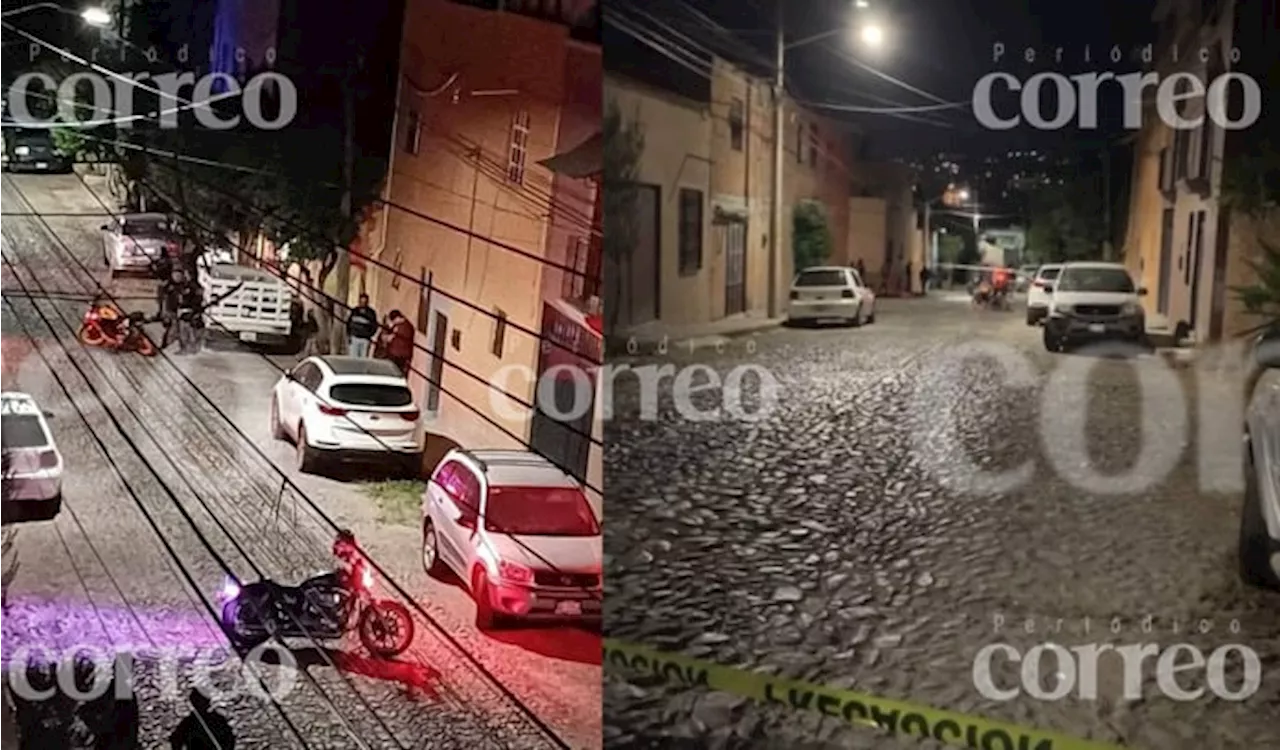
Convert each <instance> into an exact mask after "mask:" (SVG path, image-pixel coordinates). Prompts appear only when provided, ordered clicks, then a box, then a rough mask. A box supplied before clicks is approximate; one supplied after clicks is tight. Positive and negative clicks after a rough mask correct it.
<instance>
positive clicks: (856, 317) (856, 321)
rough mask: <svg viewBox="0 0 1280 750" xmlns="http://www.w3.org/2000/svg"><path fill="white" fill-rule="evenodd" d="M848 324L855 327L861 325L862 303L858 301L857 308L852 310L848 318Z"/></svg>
mask: <svg viewBox="0 0 1280 750" xmlns="http://www.w3.org/2000/svg"><path fill="white" fill-rule="evenodd" d="M849 325H850V326H852V327H853V328H857V327H858V326H860V325H862V303H861V302H859V303H858V309H857V310H854V311H853V317H852V318H850V319H849Z"/></svg>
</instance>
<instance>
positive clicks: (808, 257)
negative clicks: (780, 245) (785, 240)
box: [791, 200, 831, 271]
mask: <svg viewBox="0 0 1280 750" xmlns="http://www.w3.org/2000/svg"><path fill="white" fill-rule="evenodd" d="M791 224H792V230H791V256H792V258H794V260H795V269H796V270H797V271H799V270H800V269H802V268H808V267H809V266H816V265H818V264H820V263H824V262H826V260H827V259H828V258H830V257H831V228H830V227H829V226H828V225H827V209H826V206H824V205H823V204H822V203H821V202H820V201H816V200H804V201H800V202H799V203H797V204H796V207H795V210H794V212H793V216H792V220H791Z"/></svg>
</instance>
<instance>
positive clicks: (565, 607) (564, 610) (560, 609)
mask: <svg viewBox="0 0 1280 750" xmlns="http://www.w3.org/2000/svg"><path fill="white" fill-rule="evenodd" d="M556 614H558V615H580V614H582V602H560V603H558V604H556Z"/></svg>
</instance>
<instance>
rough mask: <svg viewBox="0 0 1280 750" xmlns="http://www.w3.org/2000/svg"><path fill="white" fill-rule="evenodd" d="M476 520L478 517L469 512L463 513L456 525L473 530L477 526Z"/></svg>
mask: <svg viewBox="0 0 1280 750" xmlns="http://www.w3.org/2000/svg"><path fill="white" fill-rule="evenodd" d="M477 520H478V519H477V518H476V517H475V516H474V515H472V514H471V513H463V514H462V515H461V516H460V517H459V518H458V525H459V526H461V527H462V528H464V529H466V530H467V531H475V530H476V526H477V523H476V521H477Z"/></svg>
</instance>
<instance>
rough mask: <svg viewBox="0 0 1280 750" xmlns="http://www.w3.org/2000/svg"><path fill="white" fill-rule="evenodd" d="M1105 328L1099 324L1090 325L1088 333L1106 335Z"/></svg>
mask: <svg viewBox="0 0 1280 750" xmlns="http://www.w3.org/2000/svg"><path fill="white" fill-rule="evenodd" d="M1106 332H1107V327H1106V326H1104V325H1103V324H1101V323H1090V324H1089V333H1106Z"/></svg>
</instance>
